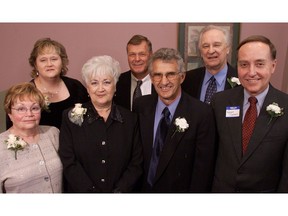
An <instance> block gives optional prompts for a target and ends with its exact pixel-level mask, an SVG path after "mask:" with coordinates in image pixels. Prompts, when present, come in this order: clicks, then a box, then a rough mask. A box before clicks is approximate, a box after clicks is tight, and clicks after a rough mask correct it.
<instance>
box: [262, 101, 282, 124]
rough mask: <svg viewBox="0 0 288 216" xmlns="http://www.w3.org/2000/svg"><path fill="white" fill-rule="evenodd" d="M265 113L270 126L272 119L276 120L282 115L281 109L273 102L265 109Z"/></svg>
mask: <svg viewBox="0 0 288 216" xmlns="http://www.w3.org/2000/svg"><path fill="white" fill-rule="evenodd" d="M266 111H267V112H268V113H269V115H270V120H269V123H268V124H270V122H271V121H272V119H273V118H276V117H279V116H282V115H284V112H283V108H280V107H279V105H278V104H277V103H275V102H273V103H272V104H270V105H268V106H267V107H266Z"/></svg>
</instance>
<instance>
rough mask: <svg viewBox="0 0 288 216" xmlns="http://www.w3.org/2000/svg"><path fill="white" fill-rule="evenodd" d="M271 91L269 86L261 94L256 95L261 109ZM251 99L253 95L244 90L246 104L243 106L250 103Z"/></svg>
mask: <svg viewBox="0 0 288 216" xmlns="http://www.w3.org/2000/svg"><path fill="white" fill-rule="evenodd" d="M268 91H269V85H268V87H267V88H266V89H265V90H264V91H263V92H261V93H260V94H258V95H256V96H255V97H256V98H257V101H258V104H259V107H262V105H263V103H264V99H265V97H266V95H267V93H268ZM249 97H251V95H250V94H249V93H248V91H247V90H246V89H245V88H244V103H243V104H246V103H248V98H249Z"/></svg>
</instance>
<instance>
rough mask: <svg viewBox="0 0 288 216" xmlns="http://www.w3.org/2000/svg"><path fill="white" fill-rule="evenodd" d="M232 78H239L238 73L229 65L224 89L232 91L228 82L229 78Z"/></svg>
mask: <svg viewBox="0 0 288 216" xmlns="http://www.w3.org/2000/svg"><path fill="white" fill-rule="evenodd" d="M231 77H237V71H236V70H235V69H234V68H233V67H232V66H231V65H230V64H228V69H227V76H226V80H225V87H224V89H231V88H232V87H231V85H230V84H229V82H228V81H227V78H231Z"/></svg>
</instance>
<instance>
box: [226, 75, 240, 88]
mask: <svg viewBox="0 0 288 216" xmlns="http://www.w3.org/2000/svg"><path fill="white" fill-rule="evenodd" d="M227 81H228V83H229V84H230V86H231V88H234V87H235V86H237V85H241V83H240V81H239V79H238V78H237V77H231V78H227Z"/></svg>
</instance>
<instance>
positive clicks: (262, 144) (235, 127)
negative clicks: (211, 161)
mask: <svg viewBox="0 0 288 216" xmlns="http://www.w3.org/2000/svg"><path fill="white" fill-rule="evenodd" d="M237 61H238V64H237V65H238V76H239V80H240V82H241V84H242V87H238V88H234V89H232V90H227V91H224V92H220V93H216V94H215V95H214V98H212V102H211V105H212V108H213V110H214V113H215V116H216V123H217V129H218V134H219V151H218V157H217V162H216V168H215V177H214V183H213V191H215V192H288V124H287V122H288V113H287V110H288V95H287V94H285V93H283V92H281V91H279V90H277V89H275V88H274V87H273V86H272V85H271V84H270V79H271V76H272V74H273V73H274V71H275V68H276V63H277V61H276V49H275V47H274V45H273V44H272V43H271V41H270V40H269V39H268V38H266V37H263V36H250V37H248V38H246V39H245V40H243V41H242V42H241V43H240V44H239V46H238V60H237ZM253 104H254V105H253ZM253 110H254V111H253ZM253 112H254V114H253ZM251 116H252V117H254V119H255V120H252V119H251V118H250V117H251ZM249 119H250V121H249V124H246V122H247V121H248V120H249ZM253 125H255V126H254V128H253ZM251 126H252V127H251ZM250 127H251V128H250ZM246 128H247V129H246ZM249 133H251V135H248V134H249Z"/></svg>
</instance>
